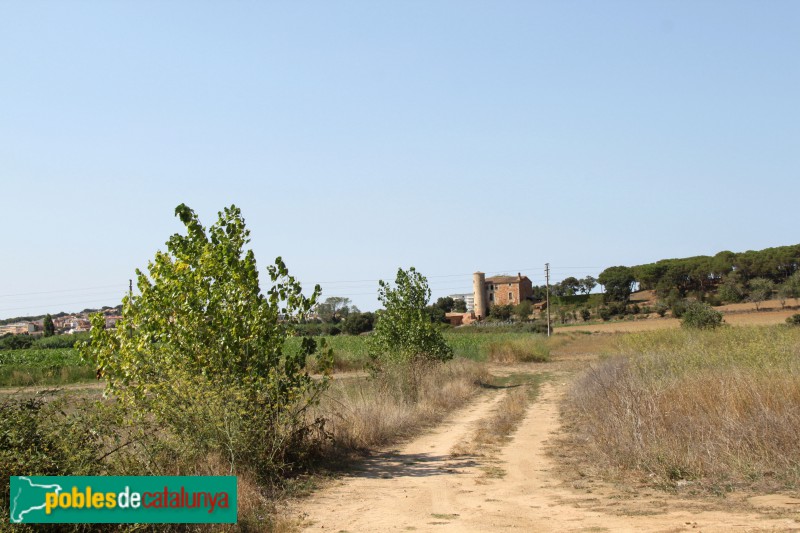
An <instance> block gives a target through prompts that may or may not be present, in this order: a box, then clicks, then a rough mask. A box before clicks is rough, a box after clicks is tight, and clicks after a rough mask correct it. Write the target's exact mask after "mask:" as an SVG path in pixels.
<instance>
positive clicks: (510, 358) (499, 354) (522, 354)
mask: <svg viewBox="0 0 800 533" xmlns="http://www.w3.org/2000/svg"><path fill="white" fill-rule="evenodd" d="M488 352H489V360H490V361H492V362H495V363H530V362H536V363H543V362H546V361H549V360H550V345H549V343H548V339H547V338H546V337H541V336H529V337H524V338H517V339H509V340H504V341H500V342H492V343H490V344H489V346H488Z"/></svg>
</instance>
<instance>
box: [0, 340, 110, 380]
mask: <svg viewBox="0 0 800 533" xmlns="http://www.w3.org/2000/svg"><path fill="white" fill-rule="evenodd" d="M94 378H95V369H94V368H93V367H92V366H91V365H87V364H85V363H84V362H83V361H81V358H80V356H79V355H78V351H77V350H75V349H74V348H54V349H48V350H42V349H35V348H33V349H27V350H2V351H0V386H6V387H16V386H24V385H35V384H42V385H45V384H46V385H56V384H58V385H60V384H65V383H75V382H78V381H86V380H90V379H94Z"/></svg>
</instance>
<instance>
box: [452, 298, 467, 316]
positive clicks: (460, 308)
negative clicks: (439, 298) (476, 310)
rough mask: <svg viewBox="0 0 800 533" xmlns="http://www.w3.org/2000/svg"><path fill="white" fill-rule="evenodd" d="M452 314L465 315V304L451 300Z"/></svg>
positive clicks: (459, 300)
mask: <svg viewBox="0 0 800 533" xmlns="http://www.w3.org/2000/svg"><path fill="white" fill-rule="evenodd" d="M453 312H454V313H466V312H467V302H465V301H464V300H461V299H457V300H453Z"/></svg>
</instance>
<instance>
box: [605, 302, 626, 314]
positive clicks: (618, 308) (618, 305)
mask: <svg viewBox="0 0 800 533" xmlns="http://www.w3.org/2000/svg"><path fill="white" fill-rule="evenodd" d="M608 311H609V313H611V315H613V316H625V315H626V314H628V306H627V305H626V304H625V303H624V302H611V303H610V304H608Z"/></svg>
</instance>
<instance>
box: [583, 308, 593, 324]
mask: <svg viewBox="0 0 800 533" xmlns="http://www.w3.org/2000/svg"><path fill="white" fill-rule="evenodd" d="M581 318H582V319H583V321H584V322H588V321H589V319H590V318H592V312H591V311H589V310H588V309H586V308H585V307H584V308H583V309H581Z"/></svg>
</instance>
